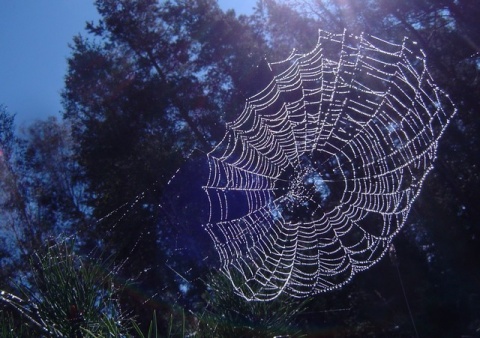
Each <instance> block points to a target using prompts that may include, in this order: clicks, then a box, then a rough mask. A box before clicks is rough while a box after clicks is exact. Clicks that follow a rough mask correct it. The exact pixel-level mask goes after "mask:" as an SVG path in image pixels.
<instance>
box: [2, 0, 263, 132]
mask: <svg viewBox="0 0 480 338" xmlns="http://www.w3.org/2000/svg"><path fill="white" fill-rule="evenodd" d="M255 3H256V1H255V0H220V1H219V4H220V6H221V7H222V8H223V9H227V8H234V9H235V11H236V12H237V13H238V14H248V13H251V11H252V8H253V7H254V6H255ZM98 18H99V16H98V14H97V12H96V10H95V7H94V5H93V0H92V1H90V0H0V104H2V105H6V106H7V109H8V111H9V112H11V113H15V114H16V121H17V124H19V125H24V124H28V123H29V122H31V121H33V120H35V119H44V118H46V117H48V116H51V115H56V116H60V111H61V109H62V107H61V103H60V92H61V90H62V87H63V78H64V75H65V73H66V69H67V62H66V58H67V56H68V55H69V53H70V50H69V48H68V44H69V43H70V42H71V41H72V37H73V36H74V35H76V34H78V33H82V32H84V27H85V22H86V21H89V20H96V19H98Z"/></svg>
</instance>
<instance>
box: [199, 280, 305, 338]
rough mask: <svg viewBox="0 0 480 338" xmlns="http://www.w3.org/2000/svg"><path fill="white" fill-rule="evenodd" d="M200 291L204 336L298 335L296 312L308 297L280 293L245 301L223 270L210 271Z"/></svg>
mask: <svg viewBox="0 0 480 338" xmlns="http://www.w3.org/2000/svg"><path fill="white" fill-rule="evenodd" d="M206 284H207V285H208V292H206V293H205V294H204V299H205V301H206V302H207V306H206V307H205V309H204V310H203V311H202V312H200V314H199V315H198V320H199V331H200V332H201V333H202V336H205V337H275V336H281V337H283V336H286V337H300V336H301V330H300V329H299V327H298V326H297V325H298V323H296V322H295V319H296V316H297V315H298V314H299V313H302V311H304V310H305V309H306V308H307V305H308V303H309V300H303V301H302V300H296V299H293V298H290V297H289V296H285V295H281V296H280V297H278V298H277V299H275V300H273V301H270V302H255V301H247V300H245V299H243V298H241V297H240V296H238V295H237V294H235V293H234V291H233V288H232V284H231V282H230V281H229V279H228V278H226V277H225V276H224V275H223V274H220V273H215V274H211V275H210V277H209V279H208V280H207V282H206Z"/></svg>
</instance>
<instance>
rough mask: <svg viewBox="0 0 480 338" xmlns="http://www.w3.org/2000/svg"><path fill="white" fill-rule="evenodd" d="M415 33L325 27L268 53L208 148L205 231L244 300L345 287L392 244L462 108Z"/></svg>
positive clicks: (304, 293)
mask: <svg viewBox="0 0 480 338" xmlns="http://www.w3.org/2000/svg"><path fill="white" fill-rule="evenodd" d="M425 62H426V60H425V55H424V54H423V52H422V51H421V50H420V49H419V48H418V47H417V45H416V43H415V42H413V41H411V40H409V39H407V38H405V39H404V41H403V42H402V43H401V44H395V43H390V42H387V41H384V40H382V39H379V38H376V37H373V36H366V35H361V36H354V35H351V34H348V33H347V32H344V33H342V34H331V33H328V32H325V31H320V32H319V39H318V43H317V45H316V46H315V48H314V49H313V50H312V51H310V52H309V53H307V54H296V53H295V52H294V53H293V54H292V55H291V56H290V57H289V58H288V59H286V60H284V61H281V62H276V63H270V64H269V67H270V69H271V70H272V73H273V80H272V81H271V82H270V84H269V85H268V86H267V87H266V88H265V89H264V90H262V91H261V92H259V93H258V94H257V95H255V96H253V97H251V98H250V99H249V100H247V103H246V105H245V108H244V110H243V112H242V114H241V115H240V116H239V117H238V118H237V119H236V120H235V121H233V122H231V123H229V124H228V125H227V132H226V135H225V137H224V139H223V140H222V141H221V142H220V143H219V144H218V146H217V147H216V148H215V149H214V150H212V151H211V152H210V153H209V154H208V155H207V157H208V163H209V168H210V169H209V170H210V172H209V178H208V182H207V183H206V184H205V186H204V187H203V189H204V191H205V192H206V194H207V195H208V199H209V203H210V215H209V222H208V223H207V224H205V225H204V228H205V230H206V231H207V232H208V234H209V235H210V237H211V239H212V240H213V242H214V245H215V248H216V251H217V252H218V255H219V257H220V262H221V271H222V272H223V273H224V274H225V275H226V276H227V277H228V278H229V279H230V280H231V282H232V284H233V286H234V288H235V291H236V292H237V293H238V294H239V295H241V296H243V297H244V298H245V299H248V300H270V299H274V298H276V297H277V296H278V295H280V294H281V293H287V294H289V295H291V296H294V297H307V296H309V295H312V294H316V293H319V292H324V291H328V290H332V289H337V288H340V287H342V286H343V285H344V284H345V283H347V282H348V281H349V280H350V279H351V278H352V277H353V276H354V275H355V274H356V273H358V272H359V271H363V270H366V269H368V268H370V267H371V266H372V265H373V264H375V263H376V262H378V260H379V259H380V258H381V257H382V256H383V255H384V254H385V252H386V250H387V249H388V247H389V244H390V242H391V241H392V239H393V237H394V236H395V234H396V233H397V232H398V231H399V230H400V229H401V228H402V226H403V225H404V224H405V221H406V218H407V216H408V213H409V210H410V208H411V206H412V203H413V202H414V200H415V198H416V197H417V196H418V194H419V193H420V190H421V186H422V183H423V181H424V180H425V177H426V176H427V174H428V172H429V171H430V170H431V169H432V167H433V162H434V160H435V156H436V151H437V146H438V140H439V138H440V137H441V135H442V134H443V132H444V130H445V128H446V126H447V125H448V123H449V121H450V119H451V118H452V116H453V115H454V114H455V112H456V109H455V107H454V105H453V104H452V102H451V101H450V99H449V98H448V95H446V94H445V93H444V92H443V91H442V90H440V89H439V88H438V87H437V86H436V85H435V84H434V83H433V81H432V79H431V76H430V74H429V73H428V71H427V69H426V64H425Z"/></svg>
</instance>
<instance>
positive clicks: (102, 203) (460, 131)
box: [0, 0, 480, 337]
mask: <svg viewBox="0 0 480 338" xmlns="http://www.w3.org/2000/svg"><path fill="white" fill-rule="evenodd" d="M95 4H96V7H97V9H98V12H99V14H100V16H101V20H100V21H98V22H88V23H87V24H86V27H87V31H88V34H87V35H84V36H80V35H78V36H75V37H73V39H72V43H71V54H70V56H69V58H68V71H67V74H65V86H64V89H63V92H62V102H63V118H62V119H61V120H58V119H56V118H48V119H45V120H41V121H37V122H34V123H32V124H31V125H29V126H28V127H27V128H25V129H24V130H23V131H22V132H21V133H19V132H17V130H16V127H15V120H14V116H13V115H12V114H11V113H10V112H8V110H7V109H6V108H5V107H2V108H1V110H0V168H1V171H0V187H1V195H0V221H1V223H0V227H1V232H0V241H1V245H0V289H2V290H7V291H9V292H12V293H16V292H18V284H19V283H20V284H22V283H26V284H27V285H32V282H31V281H30V278H31V277H32V273H31V265H30V264H29V263H28V262H29V258H30V257H33V256H34V253H35V252H38V251H39V250H40V251H41V250H42V248H45V246H46V245H47V244H48V243H51V242H52V241H54V239H55V238H57V239H58V238H59V236H60V235H62V236H68V235H72V236H73V235H74V236H75V237H76V244H75V252H77V253H78V254H79V255H87V256H88V255H92V250H93V249H94V248H96V249H97V250H98V249H99V250H100V251H101V252H102V255H104V256H112V257H114V261H115V266H116V267H117V268H116V269H115V274H116V279H115V280H116V283H120V282H119V281H134V283H132V284H131V285H132V286H129V287H126V288H124V289H122V290H121V291H119V303H120V305H121V308H122V311H124V312H125V313H129V314H133V315H135V316H136V318H137V319H138V322H139V323H140V324H141V326H142V327H143V326H146V325H147V324H148V322H149V321H150V319H151V317H152V314H153V312H154V310H155V311H156V313H157V317H158V323H159V324H158V325H159V327H160V328H164V330H165V332H166V330H167V329H168V327H169V325H170V324H169V323H170V319H171V318H173V317H171V316H172V315H174V317H175V316H177V315H178V309H176V308H174V306H172V304H176V305H175V306H178V308H181V309H188V310H187V311H185V312H184V315H183V318H184V319H185V317H186V318H187V319H186V321H187V322H188V323H189V324H188V325H187V326H189V327H190V328H191V330H194V329H195V328H196V329H198V327H199V326H198V325H199V324H198V322H199V316H198V313H199V312H201V311H203V310H204V309H206V308H208V309H209V311H210V312H209V313H212V314H215V313H216V314H217V315H218V316H217V317H215V318H216V319H215V320H214V321H216V322H217V325H220V324H218V323H220V322H221V318H222V316H223V318H225V317H228V318H229V320H228V321H227V322H225V323H223V324H222V325H224V326H230V327H237V328H238V327H243V328H244V329H245V328H246V327H250V328H252V330H251V331H249V332H250V333H249V334H248V335H251V336H255V332H257V333H258V332H261V330H263V329H265V326H264V325H263V324H262V319H261V316H262V315H261V312H262V311H265V309H264V308H260V307H259V306H258V304H257V305H245V308H246V310H245V311H246V312H248V311H250V313H249V314H248V315H246V314H238V313H236V314H235V313H234V314H232V313H230V314H228V313H229V311H230V312H231V311H232V307H233V308H235V307H237V308H239V307H242V306H243V305H239V304H240V303H241V300H240V299H237V298H235V297H223V298H222V297H217V298H215V296H214V295H213V294H211V293H209V292H210V291H209V289H208V287H206V286H205V283H204V280H201V279H198V280H194V281H192V280H190V281H189V283H187V284H185V281H184V280H182V279H181V278H179V276H178V274H177V273H176V271H177V270H179V269H180V268H181V267H185V266H187V267H192V269H193V270H196V271H195V273H196V274H199V275H202V274H203V273H204V272H205V271H206V270H208V267H204V266H202V265H201V264H199V263H198V261H196V260H195V259H196V258H195V257H192V256H191V255H188V254H183V251H180V253H179V251H178V250H177V249H178V248H179V247H180V248H182V247H181V245H180V244H177V245H176V246H174V245H173V244H172V243H179V242H181V241H182V240H183V239H181V238H180V239H179V238H178V237H179V233H180V234H182V232H180V231H178V229H176V228H175V227H172V224H171V223H170V222H169V219H170V218H169V217H168V215H167V217H166V216H165V215H164V214H163V213H164V211H163V210H162V209H161V208H159V207H158V204H159V201H161V199H162V198H165V196H164V188H165V186H166V183H167V182H168V180H169V179H170V178H171V177H172V175H173V174H174V173H175V171H176V169H177V168H179V167H181V166H182V164H183V163H184V162H185V160H186V158H187V157H188V156H189V154H190V153H191V151H192V150H193V149H200V150H201V151H205V152H208V151H209V150H210V149H211V148H212V146H213V145H215V144H216V143H218V142H219V140H221V138H222V136H223V135H224V132H225V123H226V122H228V121H232V120H233V119H234V118H235V117H236V116H238V115H239V114H240V112H241V111H242V109H243V106H244V103H245V100H246V99H247V98H248V97H250V96H251V95H253V94H255V93H257V92H258V91H259V90H260V89H261V83H262V81H259V79H260V78H261V77H262V76H263V74H262V69H263V67H264V66H265V58H266V59H267V60H268V61H277V60H283V59H285V58H286V57H287V56H288V55H289V54H290V53H291V51H292V49H293V48H295V49H296V50H298V51H301V52H307V51H309V50H311V49H312V48H313V46H314V45H315V43H316V41H317V37H318V30H319V29H324V30H326V31H330V32H337V33H338V32H343V30H344V29H347V30H348V32H349V33H352V34H357V35H358V34H361V33H362V32H364V33H366V34H371V35H374V36H378V37H381V38H382V39H384V40H388V41H394V42H400V41H402V40H403V38H404V37H405V36H408V37H409V38H411V39H413V40H415V41H417V42H418V44H419V45H420V46H421V48H422V49H423V50H424V51H425V53H426V55H427V65H428V67H429V70H430V72H431V73H432V77H433V78H434V79H435V80H436V82H437V84H438V85H439V87H440V88H442V89H443V90H445V91H446V92H447V93H449V95H450V97H451V98H452V100H453V101H454V102H455V103H456V105H457V109H458V113H457V115H456V116H455V118H454V120H453V121H452V123H451V125H450V127H449V128H448V129H447V131H446V133H445V135H444V137H443V138H442V140H441V142H440V147H439V152H438V158H437V160H436V163H435V169H434V170H433V171H432V172H431V173H430V175H429V177H428V179H427V181H426V183H425V185H424V188H423V191H422V193H421V195H420V196H419V198H418V199H417V201H416V202H415V204H414V207H413V209H412V212H411V214H410V216H409V219H408V221H407V224H406V226H405V227H404V229H403V230H402V231H401V233H400V234H399V235H398V236H397V238H396V239H395V241H394V245H395V248H396V253H397V256H396V257H395V258H393V257H392V258H391V259H389V258H387V257H386V258H385V259H383V260H382V261H381V262H380V263H379V264H377V265H376V266H375V267H374V268H372V269H371V270H369V271H368V272H366V273H363V274H361V275H359V276H357V277H356V278H355V279H354V280H353V281H352V282H351V283H350V284H349V285H347V286H346V287H344V288H343V289H342V290H340V291H335V292H330V293H325V294H320V295H318V296H316V297H315V298H314V299H311V300H310V301H309V302H308V304H306V305H305V304H302V305H301V306H302V311H293V310H292V313H293V312H295V318H294V319H292V321H291V325H292V326H294V327H295V328H297V329H298V330H299V331H301V332H302V333H304V334H306V335H310V336H312V337H314V336H365V335H367V334H374V335H377V336H378V335H385V336H389V335H393V334H394V335H399V336H401V335H406V336H410V335H414V334H415V332H416V333H417V334H418V335H419V336H460V335H464V336H475V335H478V334H479V332H480V305H479V304H480V288H479V286H480V264H479V257H480V243H479V236H480V222H479V220H480V208H479V201H480V194H479V191H480V190H479V189H480V184H479V183H480V171H479V165H480V149H479V147H480V140H479V137H480V128H479V122H480V119H479V116H478V114H479V112H480V109H479V108H480V100H479V98H480V86H479V75H480V74H479V70H480V22H479V20H478V18H479V17H480V6H478V3H477V2H476V1H473V0H420V1H418V0H405V1H396V0H368V1H365V0H348V1H321V0H317V1H313V0H312V1H293V0H292V1H287V0H285V1H273V0H264V1H259V2H258V3H257V6H256V9H255V11H254V13H253V14H252V15H250V16H246V15H241V16H237V15H236V14H235V12H233V11H227V12H224V11H222V10H221V9H220V8H219V6H218V4H217V3H216V1H214V0H196V1H182V0H177V1H167V2H158V3H157V2H156V1H153V0H138V1H112V0H97V1H96V2H95ZM187 193H188V187H185V191H178V194H187ZM167 263H168V264H167ZM397 268H398V272H399V273H397ZM197 270H198V271H197ZM207 284H208V283H207ZM217 284H221V283H217ZM223 287H224V289H223V291H222V292H225V293H227V291H226V290H225V289H228V285H224V286H223ZM402 287H404V292H403V291H402ZM213 298H215V300H212V299H213ZM222 302H223V303H222ZM212 304H214V305H215V306H216V307H217V308H216V309H213V308H212V306H213V305H212ZM275 309H277V311H276V313H277V315H279V312H281V311H284V310H285V309H284V308H282V307H281V306H280V305H278V304H271V305H270V308H269V311H270V312H269V313H275V311H274V310H275ZM0 310H2V311H10V310H11V309H10V308H9V306H8V304H7V305H5V306H3V305H0ZM272 311H273V312H272ZM297 312H298V313H297ZM9 313H10V312H9ZM12 313H15V312H12ZM185 313H187V315H185ZM194 314H195V315H194ZM13 316H14V320H18V318H17V317H16V316H17V315H13ZM272 316H274V315H272ZM175 318H176V317H175ZM20 320H21V319H20ZM195 325H197V326H195ZM217 329H218V331H216V334H220V333H219V332H221V330H220V328H217ZM225 330H226V329H225ZM245 330H246V329H245ZM247 331H248V330H247ZM245 335H247V334H245Z"/></svg>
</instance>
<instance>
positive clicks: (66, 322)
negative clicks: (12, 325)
mask: <svg viewBox="0 0 480 338" xmlns="http://www.w3.org/2000/svg"><path fill="white" fill-rule="evenodd" d="M74 244H75V243H74V241H72V240H62V241H59V242H52V243H51V244H50V245H49V246H48V248H46V249H45V250H44V251H42V252H37V253H36V254H35V255H34V256H33V257H32V259H31V271H30V278H29V280H28V281H27V280H24V282H23V283H22V284H21V285H18V290H19V292H20V293H21V295H22V296H21V297H16V296H13V295H4V296H2V297H1V298H0V299H1V300H3V301H4V303H6V304H8V305H10V306H11V307H13V308H14V309H16V310H17V311H18V313H19V314H20V315H21V317H22V318H23V321H24V322H26V323H28V324H29V325H30V326H32V327H34V328H35V330H37V331H38V332H39V333H41V334H44V335H47V336H49V337H63V336H75V337H76V336H79V335H80V332H82V331H85V332H88V333H90V334H95V335H102V334H105V335H107V334H109V333H111V332H116V333H118V334H123V333H125V332H126V328H125V327H126V323H127V318H125V317H124V314H123V312H122V311H121V310H120V305H119V302H118V298H117V297H118V292H119V288H120V286H117V285H116V284H115V276H116V271H115V268H114V266H113V265H112V261H111V260H102V261H100V262H97V261H96V260H97V259H98V258H97V259H93V258H92V259H85V258H81V257H80V256H78V255H77V254H76V253H75V252H74Z"/></svg>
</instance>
